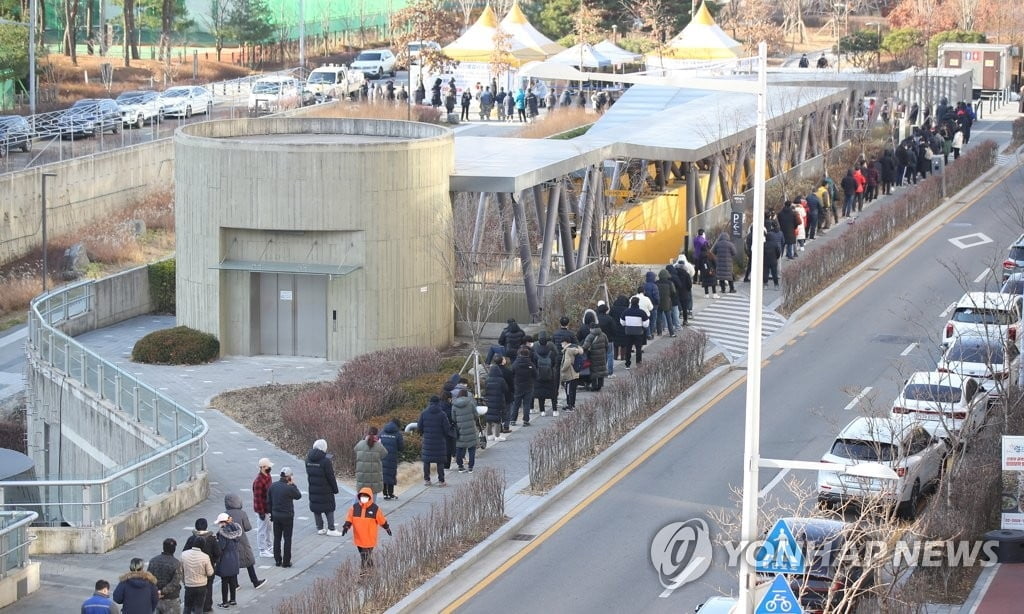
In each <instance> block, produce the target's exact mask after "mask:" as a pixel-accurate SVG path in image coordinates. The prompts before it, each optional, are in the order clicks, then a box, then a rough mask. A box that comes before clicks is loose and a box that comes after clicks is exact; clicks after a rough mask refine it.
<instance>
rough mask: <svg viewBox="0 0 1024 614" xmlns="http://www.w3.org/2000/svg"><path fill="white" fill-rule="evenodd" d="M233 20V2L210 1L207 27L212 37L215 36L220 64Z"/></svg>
mask: <svg viewBox="0 0 1024 614" xmlns="http://www.w3.org/2000/svg"><path fill="white" fill-rule="evenodd" d="M230 18H231V0H210V16H209V18H208V19H207V27H209V29H210V35H211V36H213V47H214V49H216V51H217V61H218V62H220V54H221V51H222V50H223V49H224V41H225V39H227V36H228V32H229V30H230V26H229V24H228V22H229V20H230Z"/></svg>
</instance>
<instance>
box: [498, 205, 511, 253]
mask: <svg viewBox="0 0 1024 614" xmlns="http://www.w3.org/2000/svg"><path fill="white" fill-rule="evenodd" d="M498 220H499V221H500V222H501V245H502V247H504V248H505V253H506V254H510V253H512V224H513V222H514V221H515V220H514V219H512V217H511V216H509V214H508V197H506V196H505V195H504V194H503V193H499V194H498Z"/></svg>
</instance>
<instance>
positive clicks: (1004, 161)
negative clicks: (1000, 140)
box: [996, 154, 1017, 166]
mask: <svg viewBox="0 0 1024 614" xmlns="http://www.w3.org/2000/svg"><path fill="white" fill-rule="evenodd" d="M1016 159H1017V157H1016V156H1013V155H1009V154H999V155H998V156H996V166H1007V165H1008V164H1013V163H1014V162H1015V161H1016Z"/></svg>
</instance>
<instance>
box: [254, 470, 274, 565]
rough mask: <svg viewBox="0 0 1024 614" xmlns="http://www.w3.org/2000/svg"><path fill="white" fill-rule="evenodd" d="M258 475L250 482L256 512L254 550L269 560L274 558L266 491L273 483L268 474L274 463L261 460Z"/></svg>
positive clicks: (272, 530) (272, 531)
mask: <svg viewBox="0 0 1024 614" xmlns="http://www.w3.org/2000/svg"><path fill="white" fill-rule="evenodd" d="M257 465H259V473H257V474H256V479H254V480H253V481H252V511H254V512H256V548H257V549H258V550H259V553H260V556H261V557H266V558H268V559H269V558H271V557H273V556H274V542H273V540H272V539H271V535H273V533H274V529H273V527H271V526H270V508H269V507H267V491H268V490H269V489H270V485H271V484H273V483H274V478H272V477H270V472H271V470H272V469H273V468H274V463H272V462H270V459H269V458H265V457H264V458H261V459H260V460H259V462H258V463H257Z"/></svg>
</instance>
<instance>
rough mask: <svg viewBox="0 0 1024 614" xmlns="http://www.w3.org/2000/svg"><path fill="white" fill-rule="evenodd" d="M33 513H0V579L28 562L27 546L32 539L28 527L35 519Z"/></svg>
mask: <svg viewBox="0 0 1024 614" xmlns="http://www.w3.org/2000/svg"><path fill="white" fill-rule="evenodd" d="M36 516H37V515H36V513H35V512H22V511H18V512H0V578H6V577H7V575H8V574H9V573H10V572H11V571H12V570H14V569H20V568H21V567H24V566H25V563H27V562H28V548H27V547H26V546H28V545H29V544H30V543H31V542H32V539H31V538H30V537H29V534H28V527H29V525H30V524H32V522H33V521H34V520H35V519H36Z"/></svg>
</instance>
